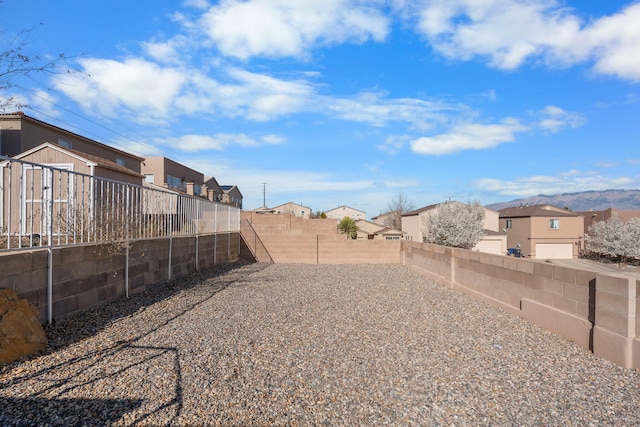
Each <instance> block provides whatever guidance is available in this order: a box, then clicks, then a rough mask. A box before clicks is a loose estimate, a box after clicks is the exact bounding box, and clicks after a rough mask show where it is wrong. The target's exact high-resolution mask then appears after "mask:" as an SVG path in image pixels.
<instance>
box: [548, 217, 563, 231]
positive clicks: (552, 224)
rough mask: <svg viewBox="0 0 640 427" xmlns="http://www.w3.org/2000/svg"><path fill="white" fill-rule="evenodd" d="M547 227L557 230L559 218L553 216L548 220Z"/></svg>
mask: <svg viewBox="0 0 640 427" xmlns="http://www.w3.org/2000/svg"><path fill="white" fill-rule="evenodd" d="M549 229H550V230H558V229H560V220H559V219H557V218H553V219H550V220H549Z"/></svg>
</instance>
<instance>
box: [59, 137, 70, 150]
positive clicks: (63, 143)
mask: <svg viewBox="0 0 640 427" xmlns="http://www.w3.org/2000/svg"><path fill="white" fill-rule="evenodd" d="M58 145H60V146H61V147H64V148H71V141H67V140H64V139H62V138H58Z"/></svg>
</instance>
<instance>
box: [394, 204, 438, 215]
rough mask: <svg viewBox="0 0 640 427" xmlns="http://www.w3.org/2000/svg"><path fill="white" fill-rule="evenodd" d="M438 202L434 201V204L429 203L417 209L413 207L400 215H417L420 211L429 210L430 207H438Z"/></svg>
mask: <svg viewBox="0 0 640 427" xmlns="http://www.w3.org/2000/svg"><path fill="white" fill-rule="evenodd" d="M439 204H440V203H436V204H434V205H429V206H425V207H423V208H419V209H415V210H412V211H409V212H405V213H403V214H402V215H401V216H415V215H419V214H421V213H422V212H426V211H430V210H431V209H435V208H437V207H438V205H439Z"/></svg>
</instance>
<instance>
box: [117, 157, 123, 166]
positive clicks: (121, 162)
mask: <svg viewBox="0 0 640 427" xmlns="http://www.w3.org/2000/svg"><path fill="white" fill-rule="evenodd" d="M116 164H118V165H120V166H124V159H123V158H120V157H116Z"/></svg>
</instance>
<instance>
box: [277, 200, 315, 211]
mask: <svg viewBox="0 0 640 427" xmlns="http://www.w3.org/2000/svg"><path fill="white" fill-rule="evenodd" d="M287 205H294V206H299V207H301V208H305V209H309V211H311V208H310V207H309V206H305V205H301V204H300V203H295V202H287V203H283V204H281V205H278V206H274V207H273V208H272V209H278V208H281V207H283V206H287Z"/></svg>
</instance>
